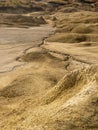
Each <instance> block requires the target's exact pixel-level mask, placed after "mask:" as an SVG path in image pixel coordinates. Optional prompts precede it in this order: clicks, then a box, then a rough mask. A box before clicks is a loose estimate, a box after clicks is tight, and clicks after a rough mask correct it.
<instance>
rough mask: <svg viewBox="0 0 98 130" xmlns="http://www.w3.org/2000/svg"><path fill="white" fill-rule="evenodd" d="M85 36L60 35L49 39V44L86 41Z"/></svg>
mask: <svg viewBox="0 0 98 130" xmlns="http://www.w3.org/2000/svg"><path fill="white" fill-rule="evenodd" d="M86 39H87V38H86V35H83V34H68V33H65V34H64V33H60V34H56V35H54V36H53V37H51V38H49V39H48V41H50V42H64V43H78V42H84V41H86Z"/></svg>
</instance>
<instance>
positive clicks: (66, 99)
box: [0, 11, 98, 130]
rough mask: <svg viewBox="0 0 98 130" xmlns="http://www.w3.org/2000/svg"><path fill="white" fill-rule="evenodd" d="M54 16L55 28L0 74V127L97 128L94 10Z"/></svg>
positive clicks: (43, 129)
mask: <svg viewBox="0 0 98 130" xmlns="http://www.w3.org/2000/svg"><path fill="white" fill-rule="evenodd" d="M54 16H55V17H56V21H55V26H56V27H57V30H56V33H55V34H54V35H52V36H50V37H49V38H47V39H46V40H44V42H43V43H42V44H41V45H40V46H36V47H33V48H31V49H30V50H28V51H27V53H26V54H24V55H22V56H20V58H19V59H18V61H20V63H23V62H25V63H27V64H26V65H25V66H21V67H19V68H17V69H15V70H13V71H11V72H6V73H2V74H1V75H0V130H98V13H97V12H87V11H85V12H82V11H81V12H75V13H68V14H67V13H66V14H65V13H63V12H58V13H55V14H54ZM54 16H53V17H54ZM27 40H28V39H27Z"/></svg>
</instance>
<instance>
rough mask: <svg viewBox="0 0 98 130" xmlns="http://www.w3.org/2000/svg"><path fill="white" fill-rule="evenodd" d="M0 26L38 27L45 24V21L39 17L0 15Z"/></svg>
mask: <svg viewBox="0 0 98 130" xmlns="http://www.w3.org/2000/svg"><path fill="white" fill-rule="evenodd" d="M0 24H1V25H2V24H3V25H10V26H14V25H16V26H19V25H21V26H38V25H40V24H46V21H45V19H44V18H43V17H42V16H40V17H32V16H23V15H11V14H10V15H0Z"/></svg>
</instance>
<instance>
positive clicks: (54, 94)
mask: <svg viewBox="0 0 98 130" xmlns="http://www.w3.org/2000/svg"><path fill="white" fill-rule="evenodd" d="M97 72H98V67H89V68H83V69H81V70H78V71H74V72H71V73H70V74H68V75H66V76H64V77H63V78H62V79H61V80H60V81H59V82H58V84H57V85H56V86H55V87H53V88H52V89H51V90H50V91H49V92H48V93H47V94H46V96H45V97H44V100H45V103H46V104H48V103H50V102H53V101H54V100H57V98H59V97H60V96H62V95H63V96H64V95H66V97H65V99H66V100H68V99H69V98H71V97H73V96H74V95H75V94H76V93H77V92H78V91H80V90H81V89H83V88H84V87H85V86H90V84H92V83H93V82H95V81H97V79H96V75H97V76H98V74H97Z"/></svg>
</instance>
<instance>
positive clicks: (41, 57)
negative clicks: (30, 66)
mask: <svg viewBox="0 0 98 130" xmlns="http://www.w3.org/2000/svg"><path fill="white" fill-rule="evenodd" d="M47 58H49V59H58V58H56V57H54V56H53V55H51V54H50V53H48V52H47V51H39V52H37V51H36V52H30V53H27V54H26V55H24V56H21V58H20V60H21V61H25V62H33V61H38V62H39V61H40V62H43V61H45V60H47Z"/></svg>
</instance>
